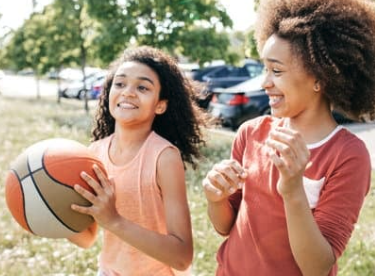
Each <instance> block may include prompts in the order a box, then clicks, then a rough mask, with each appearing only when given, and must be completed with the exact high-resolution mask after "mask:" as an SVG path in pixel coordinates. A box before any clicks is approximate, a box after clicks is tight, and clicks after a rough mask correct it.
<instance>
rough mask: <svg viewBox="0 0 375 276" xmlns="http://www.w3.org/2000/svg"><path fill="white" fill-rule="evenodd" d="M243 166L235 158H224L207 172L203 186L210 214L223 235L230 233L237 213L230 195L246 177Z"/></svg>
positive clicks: (218, 230) (214, 224)
mask: <svg viewBox="0 0 375 276" xmlns="http://www.w3.org/2000/svg"><path fill="white" fill-rule="evenodd" d="M246 176H247V175H246V173H245V171H244V170H243V168H242V167H241V166H240V165H239V164H238V162H236V161H234V160H223V161H222V162H220V163H218V164H216V165H215V166H214V167H213V168H212V170H211V171H209V172H208V173H207V176H206V178H205V179H204V180H203V187H204V191H205V195H206V198H207V202H208V216H209V217H210V220H211V222H212V224H213V226H214V227H215V229H216V231H217V232H218V233H219V234H221V235H228V234H229V232H230V230H231V229H232V227H233V224H234V221H235V218H236V214H235V213H234V211H233V208H232V206H231V205H230V203H229V201H228V197H229V196H230V195H231V194H233V193H234V192H236V190H237V189H239V188H241V185H242V184H241V183H242V182H243V181H244V179H245V178H246Z"/></svg>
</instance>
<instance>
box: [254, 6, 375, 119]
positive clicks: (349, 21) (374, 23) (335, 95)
mask: <svg viewBox="0 0 375 276" xmlns="http://www.w3.org/2000/svg"><path fill="white" fill-rule="evenodd" d="M255 30H256V32H255V36H256V40H257V43H258V50H259V51H261V50H262V48H263V46H264V44H265V42H266V40H267V39H268V38H269V37H270V36H271V35H272V34H275V35H277V36H279V37H281V38H283V39H286V40H287V41H289V42H290V44H291V47H292V51H294V53H295V54H296V55H298V56H299V57H300V58H301V59H302V61H303V63H304V67H305V69H306V70H307V71H308V72H310V73H312V74H313V75H314V76H315V77H317V79H318V80H319V81H320V84H321V85H322V88H323V91H324V93H325V96H326V98H327V99H328V100H329V101H330V103H331V104H332V105H333V106H334V107H335V108H338V109H340V110H342V111H344V112H346V113H348V114H350V115H352V116H353V117H355V118H357V119H358V118H361V117H363V116H364V115H365V117H367V118H368V117H369V118H370V119H374V118H375V12H374V5H373V3H372V2H369V1H366V0H340V1H338V0H261V2H260V7H259V13H258V20H257V24H256V28H255Z"/></svg>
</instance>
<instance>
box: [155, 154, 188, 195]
mask: <svg viewBox="0 0 375 276" xmlns="http://www.w3.org/2000/svg"><path fill="white" fill-rule="evenodd" d="M157 179H158V184H159V186H160V188H162V190H163V187H165V186H170V185H173V186H175V187H176V186H184V185H182V184H184V183H185V170H184V164H183V162H182V158H181V155H180V152H179V150H178V149H176V148H173V147H168V148H166V149H165V150H163V151H162V152H161V154H160V156H159V158H158V162H157ZM176 184H177V185H176ZM179 184H181V185H179Z"/></svg>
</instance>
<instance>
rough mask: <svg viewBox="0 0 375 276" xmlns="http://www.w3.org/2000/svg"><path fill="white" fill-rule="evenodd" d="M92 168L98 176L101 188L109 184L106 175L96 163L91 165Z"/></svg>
mask: <svg viewBox="0 0 375 276" xmlns="http://www.w3.org/2000/svg"><path fill="white" fill-rule="evenodd" d="M92 168H93V170H94V172H95V174H96V176H97V177H98V179H99V181H100V184H101V186H102V187H103V188H106V187H109V186H111V183H110V182H109V180H108V178H107V176H106V175H105V174H104V172H103V171H102V170H101V169H100V168H99V166H98V165H96V164H94V165H93V167H92Z"/></svg>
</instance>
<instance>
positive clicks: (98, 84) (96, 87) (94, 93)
mask: <svg viewBox="0 0 375 276" xmlns="http://www.w3.org/2000/svg"><path fill="white" fill-rule="evenodd" d="M104 81H105V77H104V78H102V79H100V80H97V81H95V82H94V83H93V84H92V86H91V88H90V90H89V95H90V98H91V99H99V97H100V94H101V93H102V90H103V85H104Z"/></svg>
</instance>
